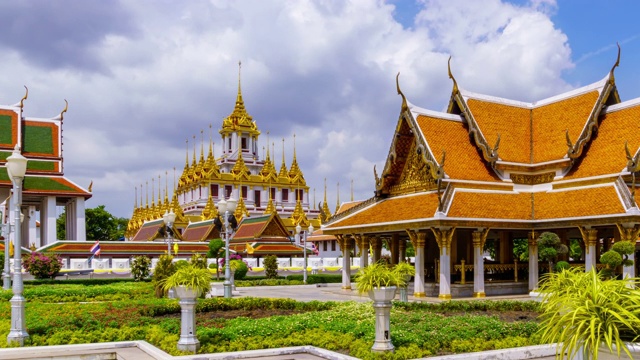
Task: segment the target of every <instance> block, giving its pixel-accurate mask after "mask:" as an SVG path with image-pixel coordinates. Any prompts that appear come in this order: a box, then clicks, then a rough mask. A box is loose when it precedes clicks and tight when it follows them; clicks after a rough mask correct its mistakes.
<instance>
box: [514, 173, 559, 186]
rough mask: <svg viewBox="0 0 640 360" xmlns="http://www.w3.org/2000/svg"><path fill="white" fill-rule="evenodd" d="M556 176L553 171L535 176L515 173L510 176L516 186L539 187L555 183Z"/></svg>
mask: <svg viewBox="0 0 640 360" xmlns="http://www.w3.org/2000/svg"><path fill="white" fill-rule="evenodd" d="M555 176H556V173H555V172H553V171H551V172H546V173H542V174H535V175H530V174H515V173H511V174H509V177H510V178H511V181H513V183H514V184H523V185H538V184H546V183H550V182H552V181H553V178H555Z"/></svg>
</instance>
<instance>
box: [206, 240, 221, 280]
mask: <svg viewBox="0 0 640 360" xmlns="http://www.w3.org/2000/svg"><path fill="white" fill-rule="evenodd" d="M223 249H224V241H222V239H213V240H211V241H209V251H207V257H208V258H210V259H216V263H215V265H214V266H215V267H214V269H216V279H220V271H218V270H219V268H220V256H222V250H223ZM211 265H213V264H211ZM211 265H209V268H211Z"/></svg>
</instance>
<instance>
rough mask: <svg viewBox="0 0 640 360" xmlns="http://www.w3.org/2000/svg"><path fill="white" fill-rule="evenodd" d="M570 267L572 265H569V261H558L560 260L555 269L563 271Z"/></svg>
mask: <svg viewBox="0 0 640 360" xmlns="http://www.w3.org/2000/svg"><path fill="white" fill-rule="evenodd" d="M570 267H571V265H569V263H568V262H566V261H558V262H557V263H556V268H555V270H556V271H562V270H566V269H569V268H570Z"/></svg>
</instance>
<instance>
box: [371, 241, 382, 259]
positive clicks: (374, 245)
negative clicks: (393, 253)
mask: <svg viewBox="0 0 640 360" xmlns="http://www.w3.org/2000/svg"><path fill="white" fill-rule="evenodd" d="M370 244H371V251H372V252H373V253H372V254H371V261H372V262H374V263H377V262H378V261H380V257H381V254H382V239H380V236H374V237H373V239H371V240H370Z"/></svg>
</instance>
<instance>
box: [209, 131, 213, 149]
mask: <svg viewBox="0 0 640 360" xmlns="http://www.w3.org/2000/svg"><path fill="white" fill-rule="evenodd" d="M212 128H213V125H212V124H209V157H213V135H212V131H213V130H212Z"/></svg>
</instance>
